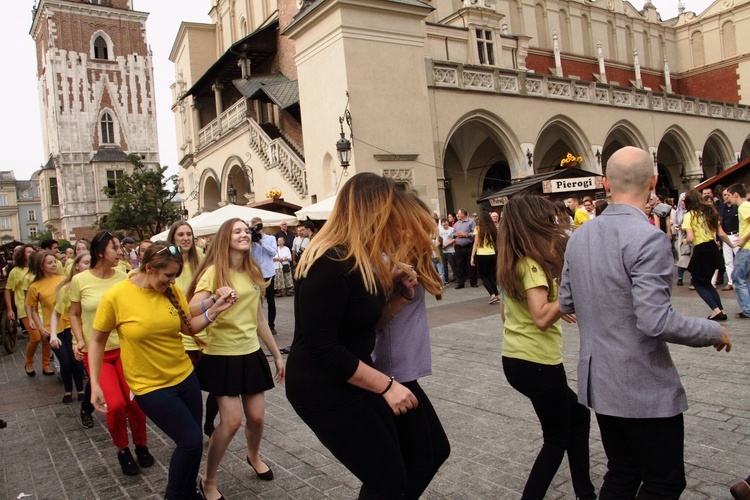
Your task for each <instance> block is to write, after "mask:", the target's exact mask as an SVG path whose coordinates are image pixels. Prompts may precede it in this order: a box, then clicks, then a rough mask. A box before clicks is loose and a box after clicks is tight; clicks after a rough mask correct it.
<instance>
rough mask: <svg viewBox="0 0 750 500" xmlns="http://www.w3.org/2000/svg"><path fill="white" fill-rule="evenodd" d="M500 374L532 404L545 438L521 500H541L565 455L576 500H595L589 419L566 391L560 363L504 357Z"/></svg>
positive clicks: (574, 394) (587, 410) (572, 393)
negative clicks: (503, 373) (590, 473)
mask: <svg viewBox="0 0 750 500" xmlns="http://www.w3.org/2000/svg"><path fill="white" fill-rule="evenodd" d="M503 371H504V372H505V378H507V379H508V383H509V384H510V385H511V387H513V388H514V389H515V390H517V391H518V392H520V393H521V394H523V395H524V396H526V397H527V398H529V399H530V400H531V404H532V405H533V406H534V411H535V412H536V415H537V417H539V422H540V423H541V424H542V436H543V438H544V443H543V444H542V449H541V450H540V451H539V455H537V457H536V461H535V462H534V466H533V467H532V468H531V473H530V474H529V478H528V479H527V480H526V486H525V487H524V489H523V496H522V497H521V498H522V499H540V500H541V499H543V498H544V496H545V494H546V493H547V489H548V488H549V485H550V483H551V482H552V480H553V479H554V477H555V474H556V473H557V469H559V468H560V463H561V462H562V459H563V456H564V455H565V452H566V451H567V452H568V464H569V465H570V476H571V478H572V480H573V491H575V493H576V497H577V498H584V499H595V498H596V493H595V490H594V485H593V484H592V483H591V479H590V477H589V427H590V425H591V415H590V413H589V409H588V408H586V407H585V406H583V405H582V404H580V403H579V402H578V397H577V396H576V393H575V392H573V391H572V390H571V389H570V387H568V382H567V380H566V377H565V369H564V368H563V365H562V363H561V364H559V365H542V364H539V363H533V362H531V361H526V360H523V359H516V358H506V357H505V356H503Z"/></svg>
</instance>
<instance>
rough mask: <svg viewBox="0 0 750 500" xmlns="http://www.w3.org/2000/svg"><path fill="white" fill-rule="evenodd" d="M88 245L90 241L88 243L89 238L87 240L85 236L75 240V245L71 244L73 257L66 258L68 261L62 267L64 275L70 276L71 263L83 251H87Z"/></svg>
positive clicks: (89, 245)
mask: <svg viewBox="0 0 750 500" xmlns="http://www.w3.org/2000/svg"><path fill="white" fill-rule="evenodd" d="M90 247H91V243H89V240H87V239H86V238H81V239H79V240H76V243H75V245H73V258H72V259H68V261H67V262H66V263H65V267H64V268H63V272H64V273H65V276H70V274H71V269H73V263H74V262H75V259H76V257H78V256H79V255H81V254H82V253H83V252H88V251H89V248H90Z"/></svg>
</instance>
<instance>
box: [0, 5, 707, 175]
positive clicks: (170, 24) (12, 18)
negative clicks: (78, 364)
mask: <svg viewBox="0 0 750 500" xmlns="http://www.w3.org/2000/svg"><path fill="white" fill-rule="evenodd" d="M133 2H134V8H135V9H136V10H139V11H143V12H149V13H150V15H149V18H148V22H147V26H146V28H147V37H148V43H149V45H150V46H151V49H152V51H153V53H154V79H155V86H156V107H157V120H158V128H159V153H160V157H161V162H162V164H164V165H168V166H169V167H170V169H169V173H174V172H176V171H177V147H176V145H175V133H174V119H173V115H172V111H171V110H170V105H171V95H170V90H169V86H170V85H171V84H172V83H173V82H174V68H173V66H172V63H170V62H169V59H168V57H169V51H170V50H171V48H172V43H173V42H174V38H175V35H176V34H177V30H178V28H179V26H180V22H182V21H195V22H209V21H210V18H209V17H208V11H209V9H210V6H211V1H210V0H133ZM632 3H633V5H634V6H635V7H636V8H642V7H643V3H644V2H643V1H642V0H633V1H632ZM652 3H653V4H654V5H655V6H656V8H657V9H658V11H659V13H660V14H661V17H662V19H670V18H672V17H675V16H676V15H677V6H678V0H652ZM684 3H685V6H686V8H687V10H692V11H694V12H696V13H701V12H703V11H704V10H705V9H706V8H707V7H708V6H709V5H711V3H713V2H712V1H710V0H684ZM33 5H34V0H12V1H5V2H3V9H4V11H5V13H4V15H3V16H0V46H2V47H5V49H4V50H3V52H4V57H3V60H5V61H6V74H5V77H3V78H2V79H0V95H3V96H5V101H4V103H3V106H2V108H1V111H0V122H1V123H2V124H3V127H2V129H3V130H2V134H0V150H2V151H4V153H3V154H2V157H1V158H0V170H13V171H14V172H15V174H16V179H28V178H29V177H31V174H32V173H34V171H36V170H37V169H38V168H39V166H40V165H41V164H43V163H44V162H45V161H46V158H45V157H44V153H43V151H42V139H41V120H40V112H39V102H38V95H37V84H36V54H35V51H34V43H33V40H32V39H31V36H29V29H30V27H31V8H32V6H33ZM8 70H10V71H8Z"/></svg>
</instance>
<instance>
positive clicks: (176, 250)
mask: <svg viewBox="0 0 750 500" xmlns="http://www.w3.org/2000/svg"><path fill="white" fill-rule="evenodd" d="M164 250H169V253H171V254H172V255H182V248H181V247H176V246H174V245H169V246H167V247H164V248H162V249H161V250H159V251H158V252H156V253H157V255H158V254H160V253H162V252H163V251H164Z"/></svg>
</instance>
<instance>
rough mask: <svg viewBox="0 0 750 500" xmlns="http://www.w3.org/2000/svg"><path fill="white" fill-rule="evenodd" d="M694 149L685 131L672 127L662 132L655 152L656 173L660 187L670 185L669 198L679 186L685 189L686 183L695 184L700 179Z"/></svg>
mask: <svg viewBox="0 0 750 500" xmlns="http://www.w3.org/2000/svg"><path fill="white" fill-rule="evenodd" d="M694 151H695V147H694V146H693V144H692V142H691V141H690V137H689V136H688V135H687V134H686V133H685V131H684V130H683V129H682V128H681V127H679V126H677V125H673V126H671V127H669V128H668V129H667V130H665V131H664V134H663V135H662V137H661V140H660V141H659V146H658V147H657V151H656V162H657V171H658V172H659V176H660V180H659V184H658V186H657V191H658V189H659V188H660V187H663V186H668V185H671V186H672V187H673V188H672V189H673V191H672V192H670V193H669V195H670V196H669V197H674V194H675V193H674V189H675V187H676V186H680V188H681V189H684V188H686V187H687V185H686V184H687V183H688V182H692V183H693V184H697V182H698V181H699V180H700V178H701V177H702V172H696V170H697V165H696V163H697V159H696V158H695V155H694Z"/></svg>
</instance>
